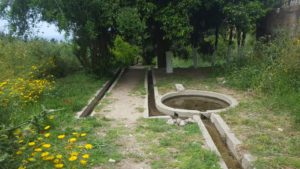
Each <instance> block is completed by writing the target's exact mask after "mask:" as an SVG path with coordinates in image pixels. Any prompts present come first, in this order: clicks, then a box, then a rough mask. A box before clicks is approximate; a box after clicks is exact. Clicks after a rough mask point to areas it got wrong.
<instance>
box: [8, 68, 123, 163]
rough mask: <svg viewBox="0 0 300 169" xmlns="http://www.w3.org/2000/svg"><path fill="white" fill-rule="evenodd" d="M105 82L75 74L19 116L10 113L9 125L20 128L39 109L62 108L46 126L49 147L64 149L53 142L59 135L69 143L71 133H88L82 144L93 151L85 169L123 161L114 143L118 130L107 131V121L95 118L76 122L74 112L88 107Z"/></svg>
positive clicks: (56, 84)
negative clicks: (111, 159)
mask: <svg viewBox="0 0 300 169" xmlns="http://www.w3.org/2000/svg"><path fill="white" fill-rule="evenodd" d="M105 80H106V79H105V78H102V79H99V78H96V77H94V76H91V75H88V74H85V73H84V72H76V73H74V74H72V75H69V76H67V77H65V78H61V79H57V80H56V83H55V86H54V89H53V90H52V91H51V92H49V93H47V94H46V95H44V96H43V97H42V98H41V99H40V100H39V101H38V102H37V103H34V104H31V105H28V106H27V107H25V108H24V109H23V110H22V112H11V114H12V115H13V116H12V117H11V118H10V119H9V121H8V122H9V124H14V125H16V124H20V123H21V122H23V121H25V120H27V119H29V118H30V117H31V116H33V115H35V114H38V113H39V112H41V111H42V108H41V105H44V106H45V107H46V108H48V109H59V108H62V109H63V110H61V111H59V112H55V113H54V116H55V119H54V120H52V121H51V122H49V123H47V124H49V125H50V126H51V129H50V131H49V132H50V133H51V136H50V137H49V138H47V140H46V141H47V142H48V143H51V144H52V147H56V148H58V147H63V144H62V142H60V141H59V140H57V138H56V137H57V135H59V134H65V135H66V139H68V138H71V137H72V134H71V133H72V132H78V133H87V136H86V138H85V139H84V141H83V142H84V143H90V144H92V145H93V147H94V148H93V149H92V150H91V151H90V152H89V153H90V155H91V157H90V159H89V162H88V166H87V168H90V167H91V166H95V165H100V164H104V163H108V159H109V158H113V159H115V160H119V159H121V158H122V155H121V154H120V153H119V152H118V150H117V147H118V145H117V143H116V142H115V141H116V140H117V138H118V137H119V134H118V133H119V129H117V128H112V127H110V126H111V121H110V120H108V119H106V118H95V117H87V118H81V119H76V118H75V114H76V112H77V111H80V110H81V109H82V108H83V107H84V106H85V105H86V104H87V102H88V100H89V99H90V98H91V97H92V96H93V94H94V93H95V92H96V91H97V90H98V89H99V88H101V86H102V85H103V84H104V82H105ZM99 133H104V134H99ZM42 137H43V135H42ZM12 148H13V147H12ZM15 151H16V150H15ZM59 151H61V152H62V154H64V153H65V154H64V155H66V157H64V158H68V157H67V156H68V155H67V153H70V152H68V151H66V150H61V149H60V150H59ZM19 162H20V161H17V160H15V164H8V165H10V166H11V167H12V166H15V165H16V166H18V165H19ZM45 164H46V163H42V164H36V165H31V166H30V165H29V166H28V168H34V166H36V167H38V166H41V167H42V166H43V167H44V168H51V165H45ZM78 165H79V164H78ZM52 167H53V166H52Z"/></svg>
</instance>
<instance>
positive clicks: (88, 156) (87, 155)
mask: <svg viewBox="0 0 300 169" xmlns="http://www.w3.org/2000/svg"><path fill="white" fill-rule="evenodd" d="M82 158H85V159H88V158H90V155H89V154H83V155H82Z"/></svg>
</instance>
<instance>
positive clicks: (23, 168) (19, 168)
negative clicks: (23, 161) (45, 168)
mask: <svg viewBox="0 0 300 169" xmlns="http://www.w3.org/2000/svg"><path fill="white" fill-rule="evenodd" d="M18 169H26V167H25V166H20V167H18Z"/></svg>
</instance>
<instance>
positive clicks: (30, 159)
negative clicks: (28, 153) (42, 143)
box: [28, 157, 36, 162]
mask: <svg viewBox="0 0 300 169" xmlns="http://www.w3.org/2000/svg"><path fill="white" fill-rule="evenodd" d="M28 161H30V162H34V161H36V160H35V158H32V157H31V158H28Z"/></svg>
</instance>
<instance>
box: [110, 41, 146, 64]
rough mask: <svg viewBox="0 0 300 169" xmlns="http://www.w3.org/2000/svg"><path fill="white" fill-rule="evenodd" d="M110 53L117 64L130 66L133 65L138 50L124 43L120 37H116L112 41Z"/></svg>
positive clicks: (138, 53) (138, 52)
mask: <svg viewBox="0 0 300 169" xmlns="http://www.w3.org/2000/svg"><path fill="white" fill-rule="evenodd" d="M112 53H113V55H114V56H115V58H116V60H117V63H118V64H121V65H123V66H130V65H133V64H134V63H135V60H136V59H137V58H138V56H139V55H140V49H139V48H138V47H137V46H134V45H131V44H129V43H128V42H125V41H124V40H123V39H122V38H121V37H120V36H117V37H116V39H115V41H114V48H113V49H112Z"/></svg>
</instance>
